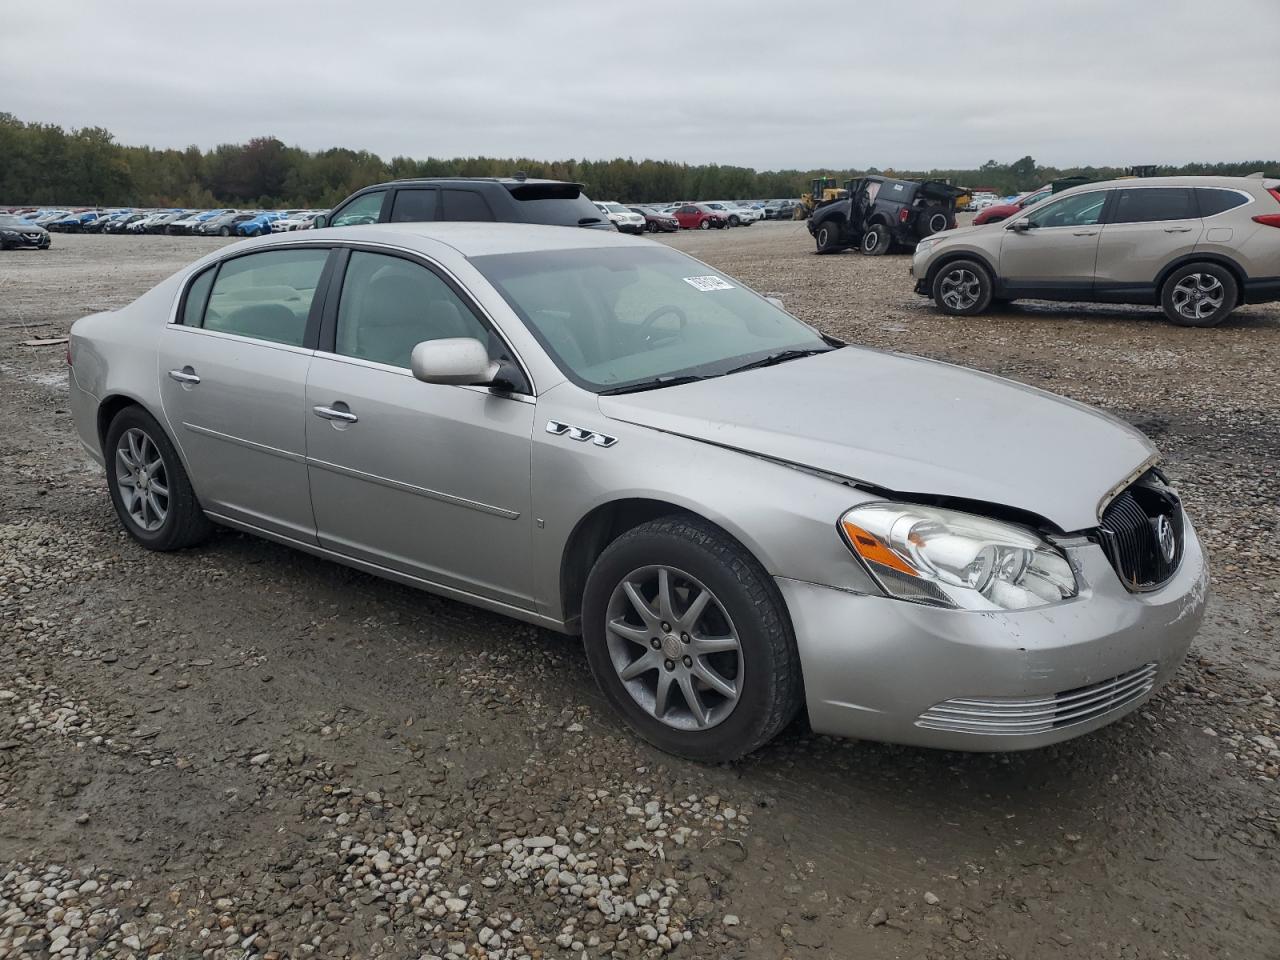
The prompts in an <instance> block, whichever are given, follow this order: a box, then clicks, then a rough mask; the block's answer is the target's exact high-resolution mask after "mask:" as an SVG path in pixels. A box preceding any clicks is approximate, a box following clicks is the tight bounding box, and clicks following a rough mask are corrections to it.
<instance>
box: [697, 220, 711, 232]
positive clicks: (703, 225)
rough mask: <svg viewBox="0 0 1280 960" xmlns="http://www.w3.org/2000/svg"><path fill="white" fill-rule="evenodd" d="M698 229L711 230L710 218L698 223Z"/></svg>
mask: <svg viewBox="0 0 1280 960" xmlns="http://www.w3.org/2000/svg"><path fill="white" fill-rule="evenodd" d="M698 229H699V230H710V229H711V221H710V220H703V221H702V222H701V223H700V224H698Z"/></svg>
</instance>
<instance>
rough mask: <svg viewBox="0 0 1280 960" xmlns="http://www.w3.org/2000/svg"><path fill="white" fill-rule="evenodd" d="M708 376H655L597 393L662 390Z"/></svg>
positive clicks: (609, 395)
mask: <svg viewBox="0 0 1280 960" xmlns="http://www.w3.org/2000/svg"><path fill="white" fill-rule="evenodd" d="M706 379H708V378H707V377H699V376H694V375H693V374H684V375H682V376H679V377H654V378H653V379H652V380H641V381H640V382H639V383H628V384H627V385H626V386H622V387H610V388H609V389H607V390H599V391H597V394H598V395H599V396H601V397H611V396H614V395H616V394H619V393H642V392H644V391H645V390H661V389H662V388H663V387H678V386H679V385H680V384H682V383H693V382H694V381H695V380H706Z"/></svg>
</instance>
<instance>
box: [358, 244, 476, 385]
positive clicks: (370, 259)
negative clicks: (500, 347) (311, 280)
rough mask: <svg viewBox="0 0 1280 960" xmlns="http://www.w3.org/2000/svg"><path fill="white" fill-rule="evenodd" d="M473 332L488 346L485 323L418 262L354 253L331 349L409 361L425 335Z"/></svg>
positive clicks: (439, 336) (405, 364)
mask: <svg viewBox="0 0 1280 960" xmlns="http://www.w3.org/2000/svg"><path fill="white" fill-rule="evenodd" d="M450 337H472V338H474V339H477V340H480V341H481V342H482V343H485V344H487V345H489V346H490V348H491V352H492V343H491V341H490V338H489V333H488V330H487V329H486V327H485V326H484V324H482V323H481V322H480V320H479V319H477V317H476V315H475V314H474V313H472V312H471V309H470V308H469V307H468V306H467V304H466V303H464V302H463V301H462V300H461V299H460V298H459V297H458V295H457V294H455V293H454V292H453V290H452V289H451V288H450V287H449V285H448V284H447V283H445V282H444V281H443V280H442V279H440V277H438V276H436V275H435V274H434V273H432V272H431V271H430V270H428V269H427V268H426V267H424V266H422V265H421V264H417V263H414V262H413V261H411V260H405V259H402V258H400V257H389V256H385V255H383V254H380V253H366V252H364V251H362V250H356V251H354V252H352V254H351V259H350V261H349V262H348V264H347V274H346V278H345V279H344V280H343V283H342V297H341V299H340V300H339V302H338V329H337V342H336V344H335V352H336V353H339V354H341V355H342V356H344V357H359V358H360V359H362V360H372V361H374V362H376V363H386V364H390V365H391V366H393V367H405V368H408V366H409V359H410V356H411V355H412V353H413V348H414V347H415V346H417V345H418V344H419V343H422V342H423V341H424V340H443V339H446V338H450Z"/></svg>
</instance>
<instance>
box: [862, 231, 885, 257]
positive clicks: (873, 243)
mask: <svg viewBox="0 0 1280 960" xmlns="http://www.w3.org/2000/svg"><path fill="white" fill-rule="evenodd" d="M891 243H892V239H891V238H890V236H889V228H888V227H886V226H885V225H884V224H882V223H873V224H872V225H871V226H869V227H867V232H866V233H864V234H863V235H862V252H863V253H865V254H866V255H867V256H868V257H883V256H884V255H885V254H886V253H888V252H889V246H890V244H891Z"/></svg>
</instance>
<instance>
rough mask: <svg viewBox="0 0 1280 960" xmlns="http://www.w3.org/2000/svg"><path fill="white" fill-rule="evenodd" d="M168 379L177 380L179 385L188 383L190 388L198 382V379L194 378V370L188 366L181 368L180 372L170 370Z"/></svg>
mask: <svg viewBox="0 0 1280 960" xmlns="http://www.w3.org/2000/svg"><path fill="white" fill-rule="evenodd" d="M169 379H170V380H177V381H178V382H179V383H189V384H191V385H192V386H194V385H195V384H197V383H199V382H200V378H199V377H198V376H196V372H195V370H193V369H192V368H191V367H190V366H189V365H188V366H185V367H183V368H182V369H181V370H170V371H169Z"/></svg>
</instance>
